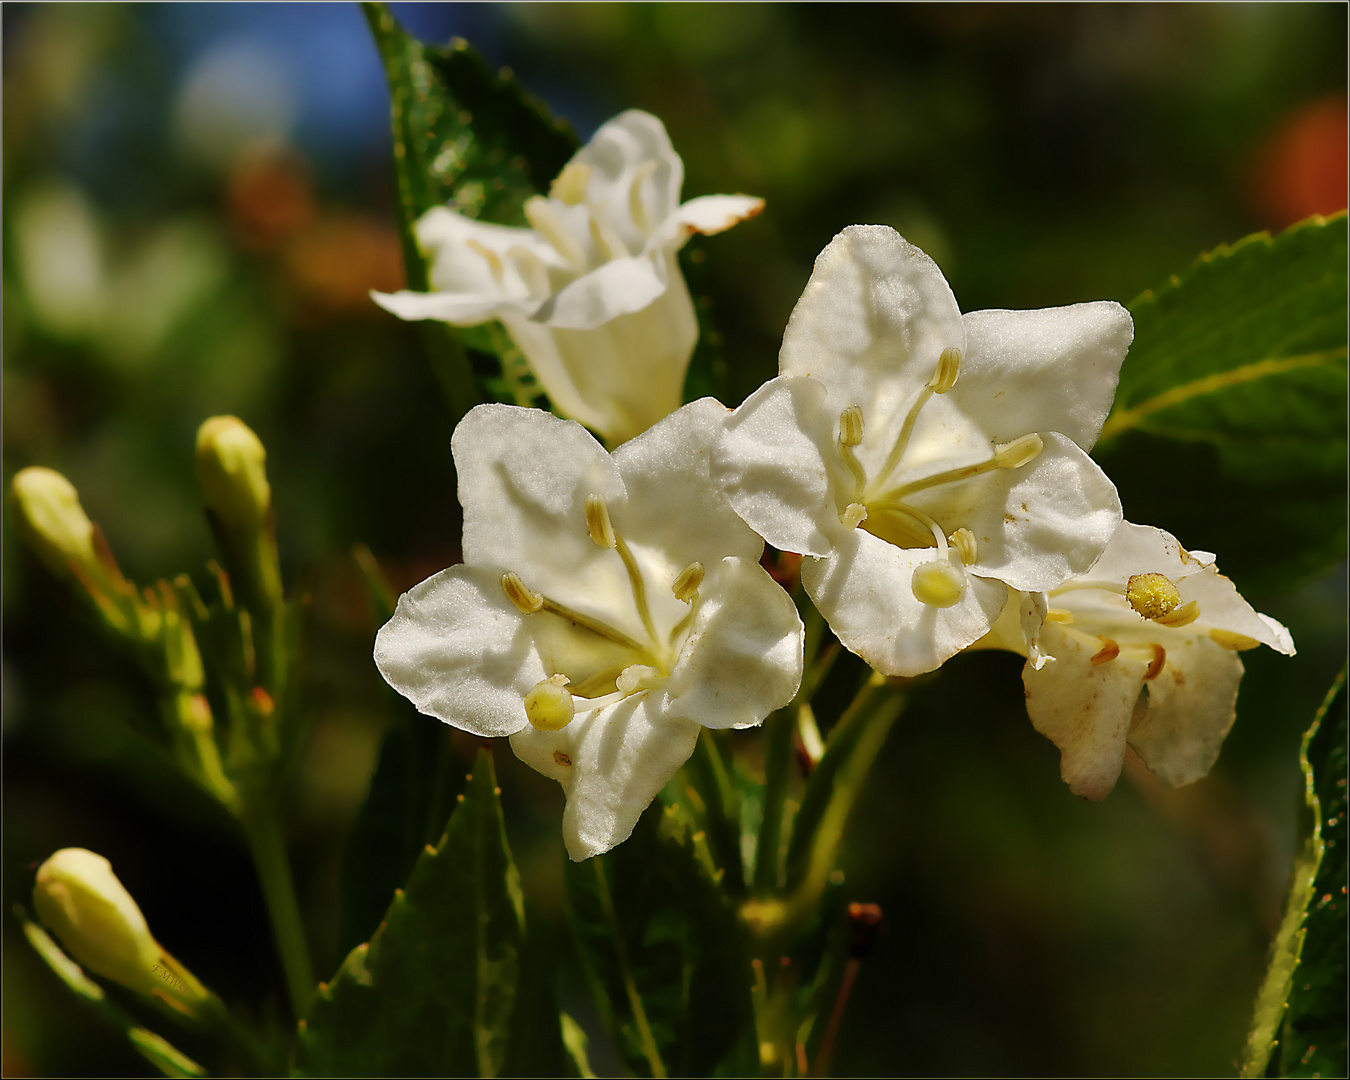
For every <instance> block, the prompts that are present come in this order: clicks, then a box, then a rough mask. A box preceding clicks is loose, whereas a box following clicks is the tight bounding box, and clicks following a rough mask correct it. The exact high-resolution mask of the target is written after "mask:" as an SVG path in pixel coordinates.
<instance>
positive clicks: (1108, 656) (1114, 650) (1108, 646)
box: [1092, 634, 1120, 667]
mask: <svg viewBox="0 0 1350 1080" xmlns="http://www.w3.org/2000/svg"><path fill="white" fill-rule="evenodd" d="M1097 640H1099V641H1100V642H1101V643H1102V647H1101V651H1100V652H1098V653H1096V654H1095V655H1094V656H1093V657H1092V666H1093V667H1100V666H1101V665H1102V664H1109V663H1110V662H1111V661H1112V660H1114V659H1115V658H1116V657H1117V656H1119V655H1120V646H1119V645H1118V644H1117V643H1116V642H1114V641H1112V640H1111V639H1110V638H1109V637H1102V635H1101V634H1098V635H1097Z"/></svg>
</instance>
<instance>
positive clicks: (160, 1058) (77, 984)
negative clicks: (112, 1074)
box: [15, 908, 206, 1077]
mask: <svg viewBox="0 0 1350 1080" xmlns="http://www.w3.org/2000/svg"><path fill="white" fill-rule="evenodd" d="M15 914H16V915H18V917H19V921H20V922H21V923H22V924H23V933H24V936H25V937H26V938H27V939H28V942H29V944H30V945H32V946H33V948H34V949H35V950H36V951H37V954H38V955H39V956H40V957H42V959H43V960H44V961H45V962H46V964H47V966H48V967H50V968H51V969H52V971H53V972H55V973H56V976H57V977H58V978H59V979H60V980H61V981H62V982H63V983H65V984H66V986H67V987H68V988H69V989H70V990H71V991H73V992H74V993H75V995H76V996H77V997H79V998H81V999H83V1000H84V1002H85V1003H86V1004H87V1005H89V1006H90V1007H91V1008H92V1009H93V1010H94V1012H95V1013H97V1014H98V1015H99V1016H100V1017H101V1018H102V1019H103V1020H104V1022H105V1023H107V1024H108V1025H109V1026H111V1027H113V1028H115V1029H116V1030H118V1031H121V1032H122V1034H124V1035H125V1036H126V1037H127V1040H128V1041H129V1042H130V1043H131V1045H132V1046H134V1047H135V1048H136V1050H137V1052H138V1053H139V1054H140V1055H141V1056H142V1057H144V1058H145V1060H146V1061H148V1062H150V1064H152V1065H154V1066H155V1068H157V1069H159V1071H160V1072H162V1073H163V1074H164V1075H165V1076H174V1077H190V1076H205V1075H206V1070H205V1069H204V1068H202V1067H201V1066H200V1065H198V1064H197V1063H196V1062H195V1061H193V1060H192V1059H191V1058H190V1057H188V1056H187V1055H186V1054H184V1053H183V1052H182V1051H181V1050H178V1049H177V1048H175V1047H174V1046H172V1045H171V1044H170V1043H168V1042H167V1041H166V1040H165V1039H163V1038H161V1037H160V1036H158V1035H156V1034H155V1033H154V1032H153V1031H149V1030H147V1029H146V1028H143V1027H141V1026H140V1025H139V1024H137V1023H136V1022H135V1021H134V1020H132V1018H131V1017H130V1016H128V1015H127V1014H126V1013H125V1012H123V1011H122V1009H120V1008H119V1007H118V1006H117V1005H115V1004H113V1003H112V1002H111V1001H109V1000H108V996H107V994H105V993H104V992H103V987H101V986H99V984H98V983H96V982H94V980H93V979H91V978H89V976H88V975H86V974H85V973H84V969H83V968H81V967H80V965H79V964H77V963H75V961H74V960H72V959H71V958H70V957H68V956H67V955H66V954H65V953H64V952H62V951H61V948H60V946H58V945H57V944H56V942H55V941H53V940H52V939H51V936H50V935H49V934H48V933H47V931H45V930H43V929H42V927H40V926H38V925H37V923H35V922H33V921H32V920H30V919H28V918H27V917H26V916H25V915H24V914H23V912H22V910H21V909H18V908H16V909H15Z"/></svg>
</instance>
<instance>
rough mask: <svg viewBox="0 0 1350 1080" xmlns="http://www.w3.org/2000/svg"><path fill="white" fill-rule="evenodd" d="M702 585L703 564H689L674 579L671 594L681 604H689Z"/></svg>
mask: <svg viewBox="0 0 1350 1080" xmlns="http://www.w3.org/2000/svg"><path fill="white" fill-rule="evenodd" d="M702 584H703V564H702V563H701V562H691V563H690V564H689V565H688V566H686V567H685V568H684V569H683V570H681V571H680V573H679V576H678V577H677V578H676V579H675V584H674V585H672V586H671V587H670V589H671V592H673V593H674V594H675V599H676V600H680V601H682V602H683V603H686V604H687V603H689V602H690V601H691V600H693V599H694V597H696V596H697V595H698V587H699V586H700V585H702Z"/></svg>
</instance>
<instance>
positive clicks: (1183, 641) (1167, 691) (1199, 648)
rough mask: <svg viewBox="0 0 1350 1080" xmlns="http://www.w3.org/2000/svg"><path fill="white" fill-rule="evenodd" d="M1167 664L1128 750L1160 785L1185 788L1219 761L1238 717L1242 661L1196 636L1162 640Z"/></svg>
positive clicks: (1153, 683)
mask: <svg viewBox="0 0 1350 1080" xmlns="http://www.w3.org/2000/svg"><path fill="white" fill-rule="evenodd" d="M1166 651H1167V659H1166V663H1165V664H1164V665H1163V669H1162V671H1161V672H1160V673H1159V674H1158V676H1157V677H1156V678H1154V679H1152V680H1150V681H1149V682H1148V684H1147V686H1148V710H1147V712H1146V713H1145V714H1144V717H1143V719H1142V721H1141V722H1140V723H1139V724H1138V726H1136V727H1135V729H1134V731H1132V732H1131V733H1130V740H1129V741H1130V745H1131V746H1132V747H1134V749H1135V751H1136V752H1137V753H1138V754H1139V756H1140V757H1141V758H1143V760H1144V764H1145V765H1147V766H1148V767H1149V770H1150V771H1151V772H1153V773H1154V774H1155V775H1156V776H1158V777H1159V778H1160V779H1162V780H1165V781H1167V783H1169V784H1172V785H1181V784H1189V783H1192V782H1193V781H1195V780H1199V779H1200V778H1201V777H1202V776H1204V775H1205V774H1206V773H1208V772H1209V770H1210V768H1211V767H1212V766H1213V764H1214V762H1215V761H1217V760H1218V757H1219V748H1220V747H1221V746H1222V745H1223V740H1224V737H1225V736H1226V735H1227V734H1228V729H1229V728H1231V727H1232V726H1233V717H1234V716H1235V715H1236V707H1237V695H1238V683H1239V682H1241V681H1242V661H1241V660H1240V659H1238V655H1237V653H1235V652H1233V651H1232V650H1230V649H1225V648H1223V647H1222V646H1221V645H1216V644H1215V643H1214V642H1212V641H1210V640H1209V639H1208V638H1204V637H1200V636H1198V635H1195V634H1190V635H1182V634H1171V635H1168V637H1167V638H1166Z"/></svg>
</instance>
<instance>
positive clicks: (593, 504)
mask: <svg viewBox="0 0 1350 1080" xmlns="http://www.w3.org/2000/svg"><path fill="white" fill-rule="evenodd" d="M586 531H587V532H588V533H590V534H591V539H592V540H594V541H595V543H596V544H597V545H598V546H599V547H602V548H605V549H606V550H607V551H613V550H614V545H615V544H617V543H618V541H617V540H616V539H615V537H614V525H613V523H612V522H611V521H610V520H609V505H608V504H607V503H606V502H605V497H604V496H603V495H587V496H586Z"/></svg>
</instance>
